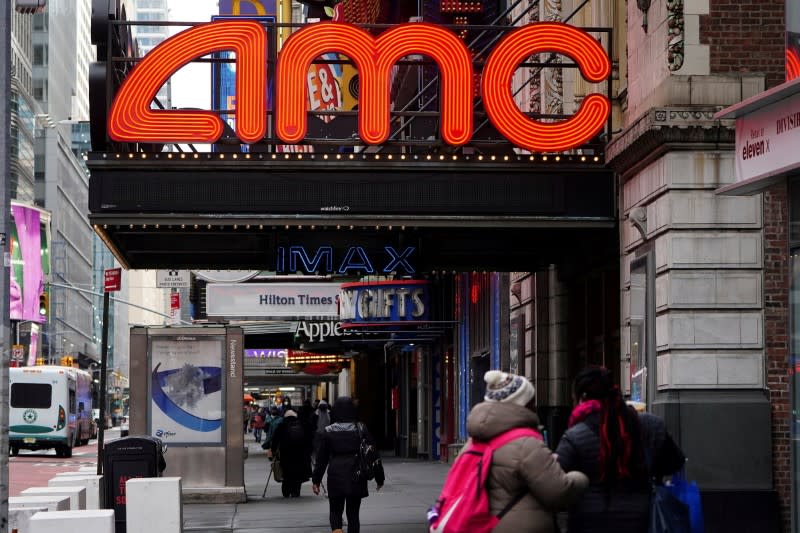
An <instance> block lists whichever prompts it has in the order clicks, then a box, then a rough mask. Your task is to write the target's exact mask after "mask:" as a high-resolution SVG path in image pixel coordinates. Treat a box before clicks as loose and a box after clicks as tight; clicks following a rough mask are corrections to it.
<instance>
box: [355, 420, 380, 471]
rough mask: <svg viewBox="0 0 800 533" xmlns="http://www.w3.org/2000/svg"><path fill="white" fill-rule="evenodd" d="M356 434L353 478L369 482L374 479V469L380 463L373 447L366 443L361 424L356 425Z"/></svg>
mask: <svg viewBox="0 0 800 533" xmlns="http://www.w3.org/2000/svg"><path fill="white" fill-rule="evenodd" d="M356 431H357V432H358V453H357V454H356V465H355V466H356V471H355V477H356V479H357V480H358V481H369V480H370V479H375V468H376V467H377V465H378V464H380V462H381V458H380V457H379V456H378V450H376V449H375V446H373V445H372V444H370V443H369V442H367V439H366V437H365V436H364V433H363V432H362V429H361V423H357V424H356Z"/></svg>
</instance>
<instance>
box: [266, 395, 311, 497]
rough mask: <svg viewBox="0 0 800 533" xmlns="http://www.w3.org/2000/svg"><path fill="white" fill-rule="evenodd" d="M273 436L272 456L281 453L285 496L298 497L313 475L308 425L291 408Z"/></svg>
mask: <svg viewBox="0 0 800 533" xmlns="http://www.w3.org/2000/svg"><path fill="white" fill-rule="evenodd" d="M283 418H284V422H283V424H280V425H279V426H278V428H277V429H276V430H275V434H274V435H273V437H272V445H271V452H272V453H271V456H272V457H274V456H275V455H276V454H277V453H280V455H279V459H280V462H281V466H282V468H283V483H282V484H281V492H282V493H283V497H284V498H289V497H292V498H298V497H299V496H300V487H301V485H302V484H303V483H304V482H306V481H308V480H309V478H310V477H311V447H310V444H309V443H310V439H309V437H308V430H307V426H306V425H305V424H303V423H302V421H301V420H299V419H298V418H297V413H295V412H294V411H292V410H291V409H289V410H288V411H286V413H284V416H283Z"/></svg>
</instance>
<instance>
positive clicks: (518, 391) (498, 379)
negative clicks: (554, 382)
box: [483, 370, 535, 407]
mask: <svg viewBox="0 0 800 533" xmlns="http://www.w3.org/2000/svg"><path fill="white" fill-rule="evenodd" d="M483 380H484V381H485V382H486V395H485V396H484V397H483V399H484V400H486V401H487V402H508V403H515V404H517V405H520V406H522V407H525V406H526V405H528V402H530V401H531V400H532V399H533V395H534V393H535V389H534V388H533V385H531V382H530V381H528V378H525V377H523V376H518V375H516V374H509V373H507V372H501V371H499V370H490V371H488V372H487V373H486V374H484V376H483Z"/></svg>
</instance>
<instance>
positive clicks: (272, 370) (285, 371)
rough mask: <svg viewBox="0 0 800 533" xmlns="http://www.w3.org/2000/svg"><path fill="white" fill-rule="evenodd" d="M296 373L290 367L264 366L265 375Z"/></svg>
mask: <svg viewBox="0 0 800 533" xmlns="http://www.w3.org/2000/svg"><path fill="white" fill-rule="evenodd" d="M294 374H297V372H295V371H294V370H292V369H291V368H265V369H264V375H265V376H288V375H294Z"/></svg>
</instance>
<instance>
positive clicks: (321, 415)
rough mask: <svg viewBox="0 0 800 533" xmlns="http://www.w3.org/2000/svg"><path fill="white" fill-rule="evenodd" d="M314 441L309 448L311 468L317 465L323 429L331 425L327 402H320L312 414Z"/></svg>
mask: <svg viewBox="0 0 800 533" xmlns="http://www.w3.org/2000/svg"><path fill="white" fill-rule="evenodd" d="M313 423H314V440H313V441H312V446H311V465H312V468H313V467H314V466H315V465H316V463H317V453H319V447H320V443H321V441H322V437H323V433H324V432H325V428H326V427H328V426H329V425H330V424H331V417H330V415H329V414H328V402H326V401H325V400H320V402H319V404H318V405H317V410H316V412H315V413H314V422H313Z"/></svg>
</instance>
